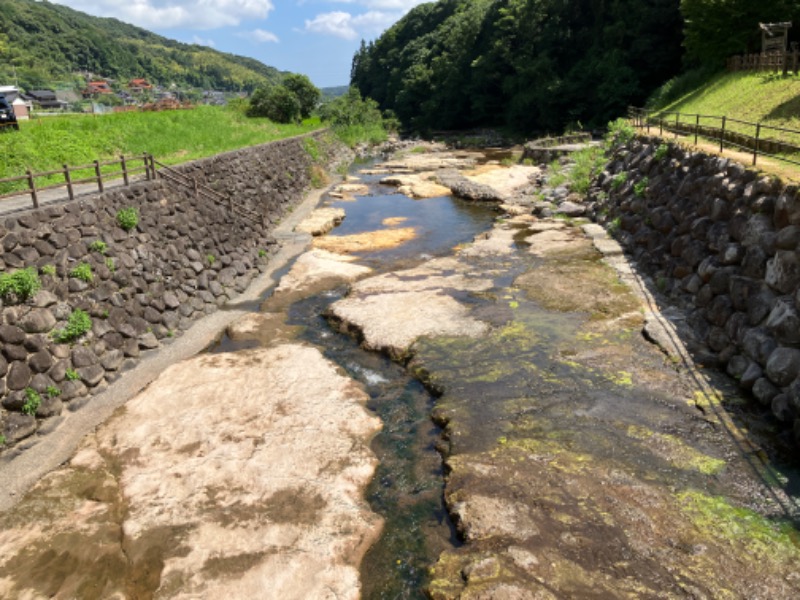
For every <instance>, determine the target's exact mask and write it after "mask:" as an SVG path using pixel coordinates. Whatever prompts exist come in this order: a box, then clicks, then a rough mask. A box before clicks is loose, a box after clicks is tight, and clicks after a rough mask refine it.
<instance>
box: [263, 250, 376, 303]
mask: <svg viewBox="0 0 800 600" xmlns="http://www.w3.org/2000/svg"><path fill="white" fill-rule="evenodd" d="M354 260H355V259H354V258H353V257H352V256H346V255H344V254H335V253H333V252H328V251H327V250H322V249H320V248H315V249H313V250H311V251H309V252H306V253H305V254H303V255H302V256H300V258H298V259H297V260H296V261H295V263H294V265H293V266H292V269H291V270H290V271H289V272H288V273H287V274H286V275H285V276H284V277H283V278H281V282H280V284H279V285H278V288H277V289H276V290H275V293H276V294H277V293H282V292H288V291H298V290H301V289H303V288H308V287H310V286H312V285H315V284H317V283H319V282H321V281H325V280H331V279H337V280H340V281H353V280H354V279H357V278H359V277H362V276H364V275H367V274H368V273H370V272H371V271H372V269H370V268H369V267H364V266H361V265H356V264H353V261H354Z"/></svg>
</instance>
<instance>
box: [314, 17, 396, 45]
mask: <svg viewBox="0 0 800 600" xmlns="http://www.w3.org/2000/svg"><path fill="white" fill-rule="evenodd" d="M401 16H402V15H401V14H397V13H386V12H381V11H374V10H371V11H369V12H366V13H364V14H361V15H355V16H353V15H352V14H350V13H347V12H342V11H334V12H329V13H322V14H319V15H317V16H316V17H314V18H313V19H311V20H308V19H307V20H306V31H310V32H312V33H322V34H327V35H332V36H335V37H340V38H342V39H345V40H354V39H356V38H358V37H361V36H364V35H365V34H378V33H380V32H382V31H383V30H385V29H386V28H387V27H389V26H390V25H391V24H392V23H394V22H395V21H397V19H399V18H400V17H401Z"/></svg>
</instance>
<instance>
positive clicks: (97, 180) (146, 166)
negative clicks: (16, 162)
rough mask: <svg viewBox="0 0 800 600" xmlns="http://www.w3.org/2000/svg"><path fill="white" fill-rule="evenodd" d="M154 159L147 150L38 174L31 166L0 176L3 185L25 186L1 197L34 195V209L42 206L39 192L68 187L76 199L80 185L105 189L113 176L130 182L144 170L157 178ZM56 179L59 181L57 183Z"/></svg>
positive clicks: (68, 190) (152, 177)
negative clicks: (77, 188)
mask: <svg viewBox="0 0 800 600" xmlns="http://www.w3.org/2000/svg"><path fill="white" fill-rule="evenodd" d="M152 159H153V157H152V156H150V155H149V154H146V153H145V154H142V155H141V156H129V157H125V156H120V157H119V160H109V161H103V162H101V161H98V160H96V161H94V162H93V163H92V164H89V165H82V166H77V167H76V166H69V165H64V166H63V167H62V168H61V169H56V170H54V171H41V172H39V173H34V172H33V171H31V169H28V172H27V173H26V174H25V175H20V176H18V177H6V178H5V179H0V186H3V184H8V186H10V187H17V188H21V189H16V190H13V191H10V192H7V193H5V194H0V200H3V199H5V198H11V197H13V196H21V195H26V194H30V196H31V200H32V202H33V208H39V194H40V193H41V192H43V191H45V190H53V189H59V188H64V187H66V189H67V195H68V196H69V199H70V200H74V199H75V186H76V185H80V184H86V183H91V184H94V185H96V186H97V191H98V192H103V191H104V189H105V183H106V182H108V181H109V180H110V179H119V178H120V177H121V178H122V180H123V183H124V184H125V185H130V177H131V175H135V174H137V173H144V174H145V177H146V178H147V179H155V176H156V173H155V166H154V165H153V160H152ZM139 163H141V164H139ZM109 167H111V168H109ZM87 175H88V176H87ZM42 179H45V180H46V181H45V182H44V185H42V184H41V183H37V181H39V182H41V180H42ZM54 180H59V181H57V182H56V183H53V181H54ZM20 183H24V186H19V185H18V184H20ZM0 189H2V188H0Z"/></svg>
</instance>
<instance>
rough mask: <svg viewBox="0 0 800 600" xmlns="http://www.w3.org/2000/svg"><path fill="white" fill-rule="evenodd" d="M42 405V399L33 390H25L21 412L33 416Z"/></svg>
mask: <svg viewBox="0 0 800 600" xmlns="http://www.w3.org/2000/svg"><path fill="white" fill-rule="evenodd" d="M41 404H42V397H41V396H40V395H39V392H37V391H36V390H35V389H33V388H25V404H23V405H22V412H24V413H25V414H26V415H31V416H32V415H35V414H36V411H37V410H39V406H41Z"/></svg>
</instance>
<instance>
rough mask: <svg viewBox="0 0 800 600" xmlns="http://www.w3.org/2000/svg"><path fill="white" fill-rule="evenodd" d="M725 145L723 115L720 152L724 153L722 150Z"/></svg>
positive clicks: (723, 119) (720, 131) (723, 118)
mask: <svg viewBox="0 0 800 600" xmlns="http://www.w3.org/2000/svg"><path fill="white" fill-rule="evenodd" d="M724 147H725V117H722V129H720V130H719V153H720V154H722V150H723V148H724Z"/></svg>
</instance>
